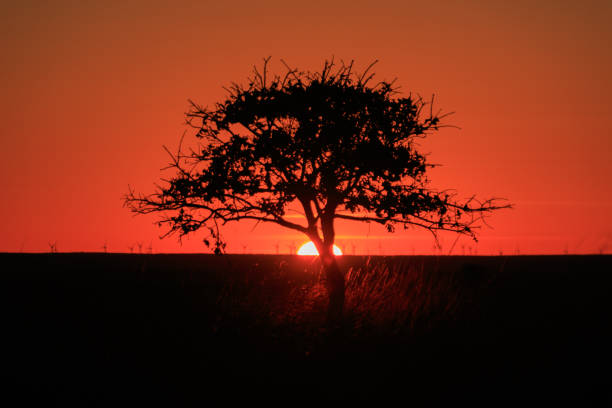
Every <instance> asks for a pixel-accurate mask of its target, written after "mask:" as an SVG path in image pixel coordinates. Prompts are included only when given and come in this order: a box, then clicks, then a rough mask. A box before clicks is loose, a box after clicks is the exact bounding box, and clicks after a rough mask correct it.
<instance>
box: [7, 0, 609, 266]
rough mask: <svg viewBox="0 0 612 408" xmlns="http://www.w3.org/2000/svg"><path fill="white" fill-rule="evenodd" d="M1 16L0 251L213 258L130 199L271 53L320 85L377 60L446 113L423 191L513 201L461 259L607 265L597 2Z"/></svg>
mask: <svg viewBox="0 0 612 408" xmlns="http://www.w3.org/2000/svg"><path fill="white" fill-rule="evenodd" d="M13 3H14V4H5V5H3V6H2V12H1V13H0V27H1V28H0V29H1V30H2V35H1V36H0V45H1V49H2V56H1V57H0V58H2V63H1V64H0V74H1V75H0V86H1V89H2V92H1V93H0V104H1V105H0V108H1V112H2V120H1V121H0V134H1V135H2V137H1V145H0V147H1V149H2V161H1V162H0V177H2V179H1V183H2V188H3V192H2V198H3V199H2V200H1V201H0V214H3V217H2V218H3V219H2V223H1V224H0V225H1V226H0V251H47V250H48V249H49V246H48V243H49V242H56V243H57V248H58V250H59V251H100V250H102V246H103V245H104V243H105V242H106V243H107V246H108V249H109V250H110V251H118V252H119V251H129V247H130V246H135V245H136V243H137V242H141V243H143V248H146V247H148V246H149V245H150V246H152V249H153V251H154V252H199V251H205V248H204V247H203V246H202V244H201V237H200V236H194V237H193V238H192V239H190V240H187V241H184V242H183V245H182V246H180V245H179V244H178V243H177V241H176V240H175V239H174V238H170V239H166V240H164V241H160V240H159V239H158V236H159V235H160V233H161V231H160V230H159V229H157V227H155V226H154V225H153V221H154V220H155V217H154V216H140V217H136V218H134V217H132V215H131V214H130V213H129V212H128V211H127V210H126V209H125V208H123V207H122V200H121V198H122V195H123V194H125V193H126V191H127V185H128V184H130V185H132V186H134V187H136V189H137V190H138V191H144V192H150V191H152V186H153V182H155V181H156V180H158V179H159V177H160V175H161V174H160V171H159V169H160V168H161V167H163V165H164V164H165V163H166V162H167V157H166V154H165V152H164V151H163V150H162V145H163V144H165V145H168V146H169V147H176V145H177V143H178V140H179V138H180V136H181V134H182V133H183V131H184V130H185V129H186V128H185V127H184V125H183V123H184V117H183V114H184V112H185V111H186V110H187V108H188V103H187V99H189V98H191V99H193V100H194V101H196V102H198V103H200V104H203V105H206V104H212V103H214V102H215V101H217V100H219V99H220V98H222V97H223V96H224V95H225V91H224V90H223V89H222V86H225V85H227V84H229V82H231V81H242V80H244V79H245V78H246V76H247V75H248V74H249V71H250V68H251V66H252V65H253V64H255V63H257V64H259V63H260V62H261V59H262V58H263V57H265V56H268V55H271V56H272V57H273V61H274V62H275V63H274V64H273V68H274V67H277V68H278V69H281V64H280V63H279V62H278V60H279V58H283V59H285V60H286V61H288V62H289V63H290V64H292V65H293V66H297V67H300V68H303V69H313V70H314V69H319V68H320V67H321V65H322V62H323V60H324V59H325V58H329V57H331V56H332V55H333V56H335V57H336V58H341V59H345V60H350V59H355V60H356V65H357V66H358V67H364V66H365V65H367V64H368V63H369V62H371V61H372V60H374V59H378V60H380V63H379V64H378V65H377V66H376V72H377V77H378V78H380V79H393V78H394V77H397V78H398V82H397V83H398V84H399V85H401V86H402V90H403V91H404V92H409V91H413V92H417V93H420V94H422V95H423V96H429V95H431V94H432V93H435V94H436V100H437V103H438V106H439V107H440V108H441V109H443V110H444V111H456V114H455V115H453V116H452V117H451V118H450V120H451V122H452V124H455V125H457V126H459V127H461V130H456V129H445V130H444V131H442V132H439V133H437V134H434V135H432V136H431V137H430V139H429V140H428V141H427V142H426V143H424V146H423V148H424V150H425V151H429V152H431V159H432V161H433V162H437V163H442V164H443V165H444V166H443V167H441V168H439V169H436V170H435V171H434V172H432V177H431V178H432V180H433V186H434V187H438V188H456V189H457V190H458V192H459V194H460V196H463V197H466V196H469V195H471V194H472V193H477V194H479V195H480V196H481V197H490V196H498V197H506V198H508V199H509V200H510V201H511V202H512V203H514V204H515V209H514V210H511V211H504V212H500V213H498V214H495V215H493V217H492V218H491V219H490V224H491V226H492V227H494V229H486V228H485V229H483V230H482V232H481V234H480V237H481V240H480V242H479V243H478V245H476V244H474V243H473V242H471V241H469V240H467V239H466V238H461V239H460V240H459V241H458V242H457V245H456V246H455V248H454V250H453V253H458V254H460V253H463V252H465V253H468V252H469V251H474V252H477V253H479V254H485V253H499V252H500V251H503V252H504V253H517V252H519V253H522V254H528V253H564V252H566V251H567V252H569V253H599V252H607V253H610V252H612V215H611V210H612V191H611V190H612V189H611V188H610V183H609V181H608V178H609V177H610V176H611V175H612V160H610V158H609V155H610V152H611V151H612V102H611V99H610V95H612V79H611V78H612V77H611V75H610V72H612V52H611V51H610V50H611V48H610V44H611V42H612V25H610V21H612V3H611V2H609V1H582V2H575V1H537V2H536V1H513V2H507V1H456V2H455V1H447V2H433V1H427V2H424V1H420V2H410V1H405V0H404V1H384V0H380V1H376V2H371V1H355V0H352V1H342V2H340V1H337V2H334V1H331V2H329V1H321V2H318V1H309V2H303V3H293V2H287V1H274V2H266V1H261V2H241V1H234V2H219V1H215V2H205V1H200V2H195V1H194V2H182V3H180V2H158V1H146V2H145V1H142V2H137V1H117V2H111V1H109V2H94V1H54V2H39V1H20V2H13ZM47 3H49V4H47ZM178 3H180V5H178V6H177V4H178ZM330 3H331V4H330ZM338 235H339V236H338V246H340V247H341V248H345V251H346V252H349V253H351V252H352V250H353V245H354V247H355V252H356V253H364V254H365V253H369V254H379V253H380V254H394V253H398V254H399V253H406V254H411V253H431V252H432V246H433V241H432V239H431V237H430V236H429V235H428V233H425V232H419V231H414V230H411V231H407V232H398V233H395V234H388V233H386V232H384V231H383V229H382V228H380V227H377V226H375V225H371V226H368V225H358V224H340V225H339V226H338ZM226 237H227V239H228V240H229V244H228V250H229V251H230V252H243V251H246V252H271V253H275V252H276V246H277V245H278V248H279V251H280V252H281V253H282V252H287V251H288V250H289V247H290V246H291V245H298V244H300V243H302V242H304V241H305V240H304V239H303V238H302V237H300V236H299V235H295V234H294V233H293V232H290V231H287V230H284V229H282V228H280V227H265V226H258V227H257V228H256V229H255V230H253V224H248V223H247V224H240V225H236V226H234V227H232V228H228V229H227V232H226ZM453 241H454V237H453V236H450V235H449V236H443V237H442V246H443V249H442V250H443V252H444V253H448V251H449V250H450V247H451V244H452V242H453ZM143 250H144V249H143Z"/></svg>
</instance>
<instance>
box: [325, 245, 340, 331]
mask: <svg viewBox="0 0 612 408" xmlns="http://www.w3.org/2000/svg"><path fill="white" fill-rule="evenodd" d="M321 260H322V261H323V270H324V271H325V279H326V286H327V294H328V296H329V303H328V305H327V323H328V325H330V326H339V325H340V324H341V322H342V312H343V309H344V291H345V285H344V275H343V274H342V272H341V271H340V267H339V266H338V262H337V261H336V257H335V256H334V255H333V252H330V253H328V254H326V255H324V256H322V257H321Z"/></svg>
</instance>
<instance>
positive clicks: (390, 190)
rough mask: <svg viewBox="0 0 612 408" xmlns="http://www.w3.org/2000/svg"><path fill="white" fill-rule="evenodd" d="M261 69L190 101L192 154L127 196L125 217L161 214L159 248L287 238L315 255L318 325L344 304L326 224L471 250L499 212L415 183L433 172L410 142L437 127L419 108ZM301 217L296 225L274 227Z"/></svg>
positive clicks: (491, 204)
mask: <svg viewBox="0 0 612 408" xmlns="http://www.w3.org/2000/svg"><path fill="white" fill-rule="evenodd" d="M268 62H269V58H268V59H264V64H263V68H262V69H258V68H257V67H255V68H254V70H253V74H252V75H251V76H250V77H249V78H248V81H247V84H246V85H240V84H237V83H233V84H232V85H231V87H229V88H228V89H226V90H227V91H228V96H227V99H226V100H225V101H223V102H220V103H217V104H216V105H215V106H214V107H213V108H207V107H202V106H200V105H197V104H195V103H193V102H191V101H190V103H191V108H190V110H189V112H188V113H187V114H186V117H187V123H188V124H189V125H190V126H192V127H193V128H195V129H196V130H197V133H196V135H195V136H196V138H197V139H198V146H197V147H196V148H191V149H190V150H189V151H183V149H182V147H181V145H182V142H183V139H181V144H179V149H178V153H177V154H172V153H171V152H170V151H169V150H168V149H167V148H165V147H164V148H165V149H166V151H168V153H169V154H170V156H171V163H170V164H169V166H168V168H171V169H172V170H173V171H175V174H174V175H173V177H172V178H170V179H169V180H164V182H165V184H164V185H163V186H157V190H156V191H155V192H154V193H153V194H150V195H142V194H135V192H134V190H132V189H130V191H129V193H128V194H127V196H126V197H125V202H126V205H127V206H128V207H129V208H130V209H131V210H132V211H133V212H135V213H138V214H148V213H154V212H155V213H157V212H160V213H162V214H163V215H162V219H161V220H160V221H159V222H158V225H159V226H166V227H167V228H168V230H167V232H166V233H165V234H164V235H163V236H167V235H170V234H178V235H179V238H180V237H182V236H184V235H187V234H190V233H192V232H195V231H198V230H200V229H205V230H206V231H208V236H207V237H206V238H205V239H204V243H205V244H206V245H207V246H212V247H213V248H214V251H215V252H216V253H221V252H223V250H224V248H225V242H224V241H223V239H222V236H221V233H220V227H221V226H222V225H224V224H226V223H228V222H232V221H240V220H255V221H258V222H267V223H274V224H278V225H280V226H283V227H286V228H289V229H292V230H295V231H299V232H301V233H303V234H304V235H306V236H307V237H308V238H309V239H310V240H311V241H312V242H313V243H314V244H315V245H316V247H317V250H318V252H319V254H320V259H321V260H322V264H323V267H324V271H325V276H326V282H327V289H328V294H329V307H328V318H329V319H331V320H336V319H338V318H339V317H340V316H341V314H342V308H343V304H344V292H345V283H344V276H343V274H342V272H341V270H340V268H339V267H338V264H337V262H336V259H335V257H334V254H333V251H332V248H333V244H334V241H335V225H334V222H335V220H337V219H343V220H351V221H359V222H376V223H379V224H382V225H384V226H385V227H386V228H387V230H388V231H390V232H392V231H394V230H395V228H396V226H403V227H405V228H408V227H413V226H414V227H421V228H424V229H426V230H429V231H431V232H432V233H433V234H434V237H436V234H437V232H438V231H454V232H457V233H459V234H465V235H468V236H470V237H472V238H474V239H476V235H475V233H474V227H475V226H477V225H476V224H478V221H479V220H483V216H484V215H485V214H487V213H489V212H491V211H494V210H497V209H500V208H507V207H509V205H507V204H505V203H504V202H503V201H499V200H496V199H487V200H484V201H483V200H477V199H476V198H475V197H472V198H469V199H467V200H463V201H459V200H457V199H456V198H455V197H456V196H455V194H454V193H452V192H449V191H437V190H434V189H432V188H430V186H429V180H428V178H427V177H426V171H427V169H428V168H430V167H433V165H431V164H429V163H428V162H427V160H426V156H425V155H423V154H421V153H419V152H418V151H417V150H416V147H417V143H416V142H417V141H418V139H419V138H424V137H426V136H427V135H428V134H429V133H431V132H432V131H437V130H438V129H440V128H441V127H442V126H443V125H442V124H441V122H440V120H441V119H442V118H444V117H445V116H446V115H440V113H439V112H438V113H434V112H433V109H432V108H433V106H432V105H433V98H432V101H431V102H428V101H425V100H423V99H422V98H421V97H416V96H413V95H409V96H407V97H398V96H397V89H396V87H394V85H393V82H386V81H381V82H377V83H374V82H373V81H372V79H373V77H374V74H373V73H371V69H372V66H373V65H374V64H371V65H370V66H369V67H368V68H367V69H365V70H364V71H363V72H362V73H356V72H354V71H353V63H352V62H351V63H350V64H344V63H342V64H335V63H334V62H333V60H332V61H325V64H324V66H323V68H322V69H321V71H319V72H304V71H298V70H297V69H293V68H290V67H289V66H288V65H287V64H285V63H284V62H283V63H284V65H285V67H286V72H285V73H284V74H283V75H278V74H275V75H272V74H270V72H269V69H268ZM293 205H295V206H298V207H299V208H300V211H303V215H304V218H305V224H304V223H298V222H294V221H291V220H290V219H289V218H288V217H287V216H286V215H287V212H288V210H290V206H293Z"/></svg>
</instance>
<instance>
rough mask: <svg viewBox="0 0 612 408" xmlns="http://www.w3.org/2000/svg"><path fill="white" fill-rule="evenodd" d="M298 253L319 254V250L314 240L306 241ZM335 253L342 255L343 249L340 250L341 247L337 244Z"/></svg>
mask: <svg viewBox="0 0 612 408" xmlns="http://www.w3.org/2000/svg"><path fill="white" fill-rule="evenodd" d="M297 254H298V255H315V256H316V255H319V251H317V247H315V244H313V243H312V241H310V242H307V243H305V244H304V245H302V246H301V247H300V249H298V252H297ZM334 255H336V256H339V255H342V251H341V250H340V248H338V247H337V246H335V245H334Z"/></svg>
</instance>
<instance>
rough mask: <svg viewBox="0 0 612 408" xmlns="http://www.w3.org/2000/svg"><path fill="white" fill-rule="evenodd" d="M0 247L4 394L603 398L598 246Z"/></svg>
mask: <svg viewBox="0 0 612 408" xmlns="http://www.w3.org/2000/svg"><path fill="white" fill-rule="evenodd" d="M0 262H1V265H2V272H0V299H1V300H0V302H1V304H0V306H1V308H0V310H1V311H0V319H1V325H2V326H1V329H0V331H1V336H2V337H1V338H2V341H1V343H2V350H1V352H0V353H1V354H0V374H1V378H0V381H1V382H0V387H1V390H2V394H1V396H0V398H1V399H2V401H3V402H6V401H9V400H11V401H12V402H11V403H10V404H8V405H6V404H2V405H3V406H20V405H23V406H29V405H31V404H32V403H37V404H38V405H42V404H44V406H53V405H57V406H68V405H72V406H145V405H149V404H155V405H165V406H238V405H239V406H244V405H245V404H247V406H252V405H255V404H256V403H260V402H262V403H264V404H266V405H274V406H280V405H283V406H291V405H302V404H308V405H310V404H317V406H327V405H330V404H336V405H337V406H389V405H392V404H393V405H401V406H446V405H448V404H453V405H455V404H460V403H468V404H471V405H478V406H493V407H495V406H553V405H554V406H560V405H562V406H581V407H582V406H608V405H612V365H611V363H612V351H611V348H610V345H611V344H612V335H611V334H610V333H611V332H612V330H610V329H611V328H612V327H611V326H612V324H611V313H610V312H611V311H612V300H611V299H612V298H611V296H610V295H611V294H612V290H611V289H612V257H610V256H550V257H545V256H541V257H540V256H538V257H529V256H523V257H458V256H457V257H418V256H417V257H391V258H389V257H388V258H382V257H381V258H377V257H372V258H370V259H369V260H368V259H367V258H365V257H344V258H343V259H342V261H341V262H342V264H343V268H344V270H345V271H347V275H348V278H347V279H348V290H347V305H346V313H345V319H344V324H343V326H342V327H340V328H329V327H326V325H325V302H326V298H325V291H324V285H323V282H322V281H321V279H322V278H321V276H320V273H319V271H318V266H317V264H316V263H313V261H312V260H311V259H309V258H306V259H304V258H297V257H291V256H247V255H245V256H238V255H231V256H227V255H226V256H221V257H215V256H209V255H114V254H37V255H32V254H29V255H27V254H0ZM338 404H339V405H338Z"/></svg>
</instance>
